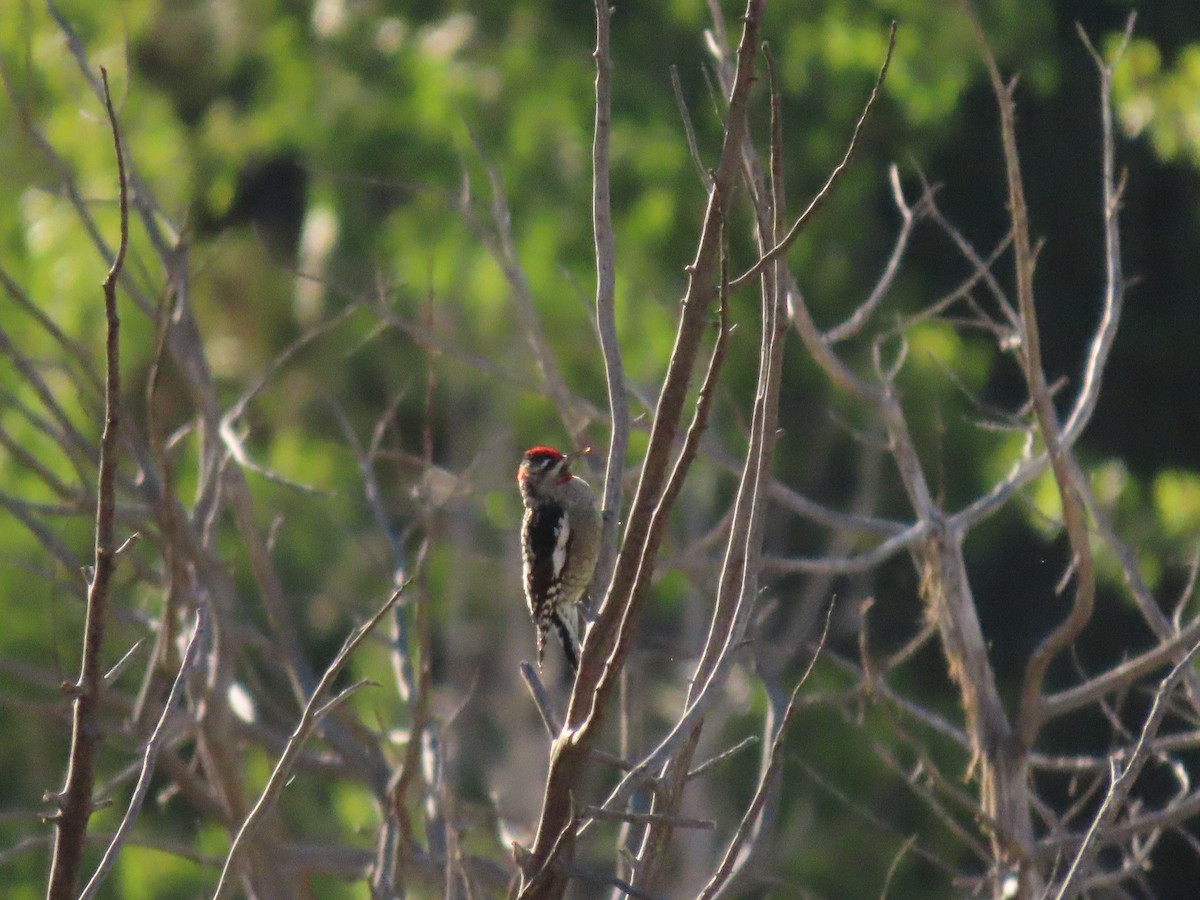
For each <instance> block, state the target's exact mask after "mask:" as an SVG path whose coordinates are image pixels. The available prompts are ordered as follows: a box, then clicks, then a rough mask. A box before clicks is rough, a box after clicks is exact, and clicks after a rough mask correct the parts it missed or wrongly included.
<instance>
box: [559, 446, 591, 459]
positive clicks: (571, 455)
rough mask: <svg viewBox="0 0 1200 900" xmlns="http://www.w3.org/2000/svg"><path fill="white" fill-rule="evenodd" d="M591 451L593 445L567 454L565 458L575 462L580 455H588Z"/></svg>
mask: <svg viewBox="0 0 1200 900" xmlns="http://www.w3.org/2000/svg"><path fill="white" fill-rule="evenodd" d="M591 452H592V448H591V447H584V448H583V449H582V450H576V451H575V452H574V453H568V454H566V456H565V457H564V458H565V459H566V460H567V462H574V461H575V460H577V459H579V457H581V456H587V455H588V454H589V453H591Z"/></svg>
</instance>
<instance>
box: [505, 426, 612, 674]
mask: <svg viewBox="0 0 1200 900" xmlns="http://www.w3.org/2000/svg"><path fill="white" fill-rule="evenodd" d="M587 452H588V451H587V450H582V451H580V452H579V453H571V454H563V453H560V452H559V451H557V450H555V449H553V448H552V447H531V448H530V449H528V450H526V451H525V453H524V455H523V456H522V457H521V464H520V466H519V467H518V468H517V484H518V485H520V488H521V498H522V499H523V500H524V501H525V519H524V521H523V523H522V525H521V557H522V561H523V563H524V565H523V570H524V576H525V600H526V602H527V603H528V604H529V614H530V615H531V616H533V624H534V625H535V626H536V628H537V660H538V665H539V666H540V665H541V664H542V655H543V653H544V651H545V649H546V632H547V631H549V630H550V626H552V625H553V626H554V629H555V630H556V631H557V632H558V636H559V638H560V639H561V640H562V645H563V652H564V653H565V654H566V656H567V665H568V666H569V667H570V669H571V671H572V672H574V671H575V669H576V668H577V666H578V665H579V601H580V600H582V599H583V595H584V593H585V592H586V591H587V589H588V585H589V584H591V581H592V573H593V572H595V570H596V558H597V557H598V556H599V555H600V530H601V528H600V507H599V505H598V504H597V503H596V495H595V494H593V493H592V489H591V488H590V487H589V486H588V483H587V482H586V481H584V480H583V479H582V478H578V477H576V476H575V475H572V474H571V470H570V463H571V460H573V459H575V458H576V457H578V456H582V455H583V454H584V453H587Z"/></svg>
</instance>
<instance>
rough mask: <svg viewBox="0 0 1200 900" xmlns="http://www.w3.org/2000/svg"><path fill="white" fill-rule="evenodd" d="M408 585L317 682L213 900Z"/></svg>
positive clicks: (228, 858) (227, 861)
mask: <svg viewBox="0 0 1200 900" xmlns="http://www.w3.org/2000/svg"><path fill="white" fill-rule="evenodd" d="M408 583H409V582H407V581H406V582H405V583H404V584H403V585H401V586H400V587H398V588H396V589H395V590H394V591H392V593H391V596H389V597H388V599H387V600H386V601H385V602H384V604H383V605H382V606H381V607H379V609H378V610H377V611H376V612H375V614H374V615H373V616H371V618H370V619H368V620H367V621H366V622H365V623H364V624H363V625H361V626H359V628H358V629H356V630H355V631H354V632H353V633H351V634H350V635H349V636H348V637H347V638H346V641H345V643H344V644H342V649H341V650H339V651H338V654H337V656H335V657H334V658H333V661H332V662H331V663H330V664H329V666H328V668H326V669H325V674H324V675H322V676H321V680H320V682H318V684H317V687H316V689H315V690H314V691H313V693H312V696H311V697H309V699H308V703H306V704H305V706H304V712H303V713H302V714H301V716H300V721H299V722H297V723H296V727H295V729H294V730H293V731H292V736H291V738H290V739H289V740H288V743H287V746H286V747H285V748H284V751H283V753H282V754H281V755H280V757H279V760H278V762H276V763H275V769H274V770H273V771H272V772H271V777H270V778H268V779H267V783H266V785H265V786H264V787H263V789H262V793H261V794H260V795H259V798H258V801H257V802H256V803H255V804H254V806H253V808H252V809H251V810H250V812H249V813H248V814H247V815H246V818H245V819H244V820H243V821H242V824H241V826H240V827H239V828H238V831H237V834H236V835H235V837H234V839H233V843H232V845H231V846H230V848H229V854H228V855H227V856H226V858H225V866H224V868H223V869H222V870H221V878H220V880H219V881H218V882H217V888H216V891H215V892H214V893H213V900H217V898H219V897H222V896H225V895H226V892H227V890H228V885H229V879H230V875H231V874H232V872H233V871H234V869H235V868H236V867H237V864H238V862H239V860H240V856H241V854H242V853H243V852H244V850H245V848H246V845H247V844H248V843H249V842H250V841H251V840H252V838H253V835H254V831H255V829H256V827H257V826H258V824H259V822H260V821H261V820H262V818H263V817H264V816H265V815H266V813H267V811H268V810H270V808H271V807H272V806H273V805H274V803H275V801H276V800H277V799H278V797H279V795H280V794H281V793H282V792H283V788H284V785H285V784H286V783H287V780H288V777H289V776H290V775H291V771H292V766H293V764H294V763H295V760H296V756H297V754H299V752H300V749H301V748H302V747H303V746H304V742H305V741H306V740H307V739H308V737H309V735H310V734H311V733H312V731H313V729H314V728H316V726H317V723H318V718H319V711H320V710H322V709H325V708H327V707H325V705H324V700H325V695H326V693H328V691H329V688H330V687H331V686H332V684H333V681H334V679H335V678H337V676H338V674H339V673H340V672H341V670H342V667H343V666H344V665H345V664H346V660H347V659H349V657H350V654H351V653H353V652H354V650H355V648H357V647H358V645H359V644H361V643H362V641H363V639H364V638H365V637H366V636H367V635H368V634H370V633H371V632H372V631H373V630H374V629H375V626H376V625H378V624H379V623H380V622H381V621H382V620H383V617H384V616H386V615H387V614H388V612H389V611H390V610H391V609H392V607H393V606H395V605H396V602H397V601H398V600H399V599H400V595H401V594H402V593H403V592H404V588H405V587H407V585H408Z"/></svg>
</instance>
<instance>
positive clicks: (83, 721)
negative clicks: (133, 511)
mask: <svg viewBox="0 0 1200 900" xmlns="http://www.w3.org/2000/svg"><path fill="white" fill-rule="evenodd" d="M100 76H101V78H102V79H103V81H104V107H105V111H106V112H107V113H108V122H109V125H110V127H111V129H112V137H113V149H114V152H115V153H116V157H117V179H118V187H119V191H120V211H121V240H120V244H119V245H118V247H117V255H116V257H115V258H114V259H113V262H112V265H111V266H110V267H109V270H108V277H106V278H105V279H104V316H105V332H106V338H105V367H106V370H105V382H104V432H103V434H102V435H101V437H100V477H99V487H98V489H97V500H96V547H95V562H94V568H93V571H92V578H91V583H90V584H89V585H88V597H87V619H86V622H85V625H84V629H85V630H84V638H83V660H82V662H81V665H80V671H79V678H78V680H77V681H76V682H75V683H74V684H72V685H70V686H69V687H68V690H69V691H70V692H71V693H72V694H73V695H74V697H75V709H74V716H73V722H72V729H71V755H70V762H69V763H68V767H67V778H66V786H65V787H64V788H63V790H62V793H61V794H59V795H58V797H57V798H56V800H57V803H58V810H57V813H56V816H55V818H56V820H57V823H58V830H57V832H56V834H55V841H54V855H53V859H52V861H51V864H50V885H49V890H48V891H47V896H48V897H49V898H50V900H69V898H72V897H74V896H75V886H76V883H77V882H78V880H79V869H80V865H81V862H82V857H83V844H84V839H85V837H86V836H87V825H88V819H89V818H90V817H91V814H92V787H93V785H94V783H95V777H96V773H95V753H96V744H97V742H98V740H99V722H98V717H99V713H100V695H101V692H102V691H103V690H104V670H103V663H102V659H101V655H102V651H103V647H104V632H105V628H106V626H107V624H108V622H107V619H108V600H109V589H110V586H111V583H112V574H113V568H114V566H115V563H116V549H117V548H116V542H115V540H114V537H113V531H114V529H113V519H114V516H115V514H116V474H117V443H118V440H117V439H118V430H119V426H120V412H121V396H120V392H121V370H120V352H119V351H120V330H121V321H120V319H119V318H118V316H117V279H118V278H119V277H120V275H121V269H122V267H123V266H124V265H125V252H126V250H127V248H128V245H129V198H128V192H127V187H126V179H125V155H124V153H123V151H122V149H121V129H120V126H119V125H118V124H117V113H116V111H115V110H114V109H113V103H112V94H111V93H110V92H109V87H108V71H107V70H106V69H104V67H103V66H102V67H101V68H100Z"/></svg>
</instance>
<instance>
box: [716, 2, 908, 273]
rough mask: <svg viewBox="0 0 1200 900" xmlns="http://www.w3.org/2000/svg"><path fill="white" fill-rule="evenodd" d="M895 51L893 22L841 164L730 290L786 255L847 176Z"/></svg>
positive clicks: (894, 27)
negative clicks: (881, 63)
mask: <svg viewBox="0 0 1200 900" xmlns="http://www.w3.org/2000/svg"><path fill="white" fill-rule="evenodd" d="M895 49H896V23H895V22H893V23H892V25H891V29H890V31H889V32H888V48H887V54H886V55H885V56H884V58H883V65H882V66H881V67H880V69H879V76H878V77H877V78H876V79H875V85H874V87H872V88H871V94H870V96H869V97H867V102H866V105H865V106H864V107H863V111H862V114H861V115H860V116H859V117H858V121H857V122H855V123H854V131H853V132H851V134H850V143H849V144H848V145H847V147H846V152H845V154H844V155H843V156H842V159H841V161H840V162H839V163H838V164H837V165H836V166H834V167H833V171H831V172H830V173H829V177H828V178H826V179H825V184H823V185H822V186H821V189H820V190H819V191H817V194H816V196H815V197H813V198H812V200H811V201H809V204H808V206H807V207H806V208H805V210H804V212H802V213H801V214H800V217H799V218H798V219H796V221H795V223H794V224H793V225H792V227H791V228H790V229H788V233H787V234H786V235H784V237H783V239H782V240H781V241H779V242H778V243H777V244H775V246H774V247H772V248H771V249H770V250H768V251H767V252H766V253H764V254H762V255H761V256H759V258H758V262H756V263H755V264H754V265H753V266H751V267H750V268H749V269H747V270H746V271H745V272H743V273H742V274H741V275H739V276H738V277H737V278H735V279H733V281H732V282H730V284H729V289H730V291H732V292H736V291H738V290H739V289H740V288H742V287H745V286H746V285H747V284H750V283H751V282H752V281H753V280H754V279H755V278H757V277H758V276H759V275H760V274H761V273H762V271H763V269H765V268H766V266H767V265H768V264H769V263H771V262H773V261H774V260H775V259H777V258H778V257H780V256H782V255H783V254H785V253H787V251H788V248H789V247H791V246H792V244H793V243H794V242H795V240H796V238H798V237H799V236H800V232H802V231H803V230H804V226H805V225H807V224H808V223H809V220H811V219H812V217H813V216H814V215H816V212H817V210H818V209H820V208H821V206H822V205H823V204H824V203H825V201H826V200H828V199H829V196H830V195H831V194H832V193H833V189H834V187H835V186H836V185H837V183H838V181H840V180H841V177H842V175H844V174H845V173H846V170H847V169H849V167H850V161H851V160H852V159H853V158H854V151H855V150H856V149H857V147H858V137H859V134H861V133H862V129H863V126H864V125H865V124H866V122H867V118H868V117H869V116H870V115H871V110H872V109H874V107H875V101H876V100H877V99H879V89H880V88H881V87H883V81H884V79H885V78H886V77H887V71H888V66H890V65H891V63H892V51H894V50H895Z"/></svg>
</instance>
